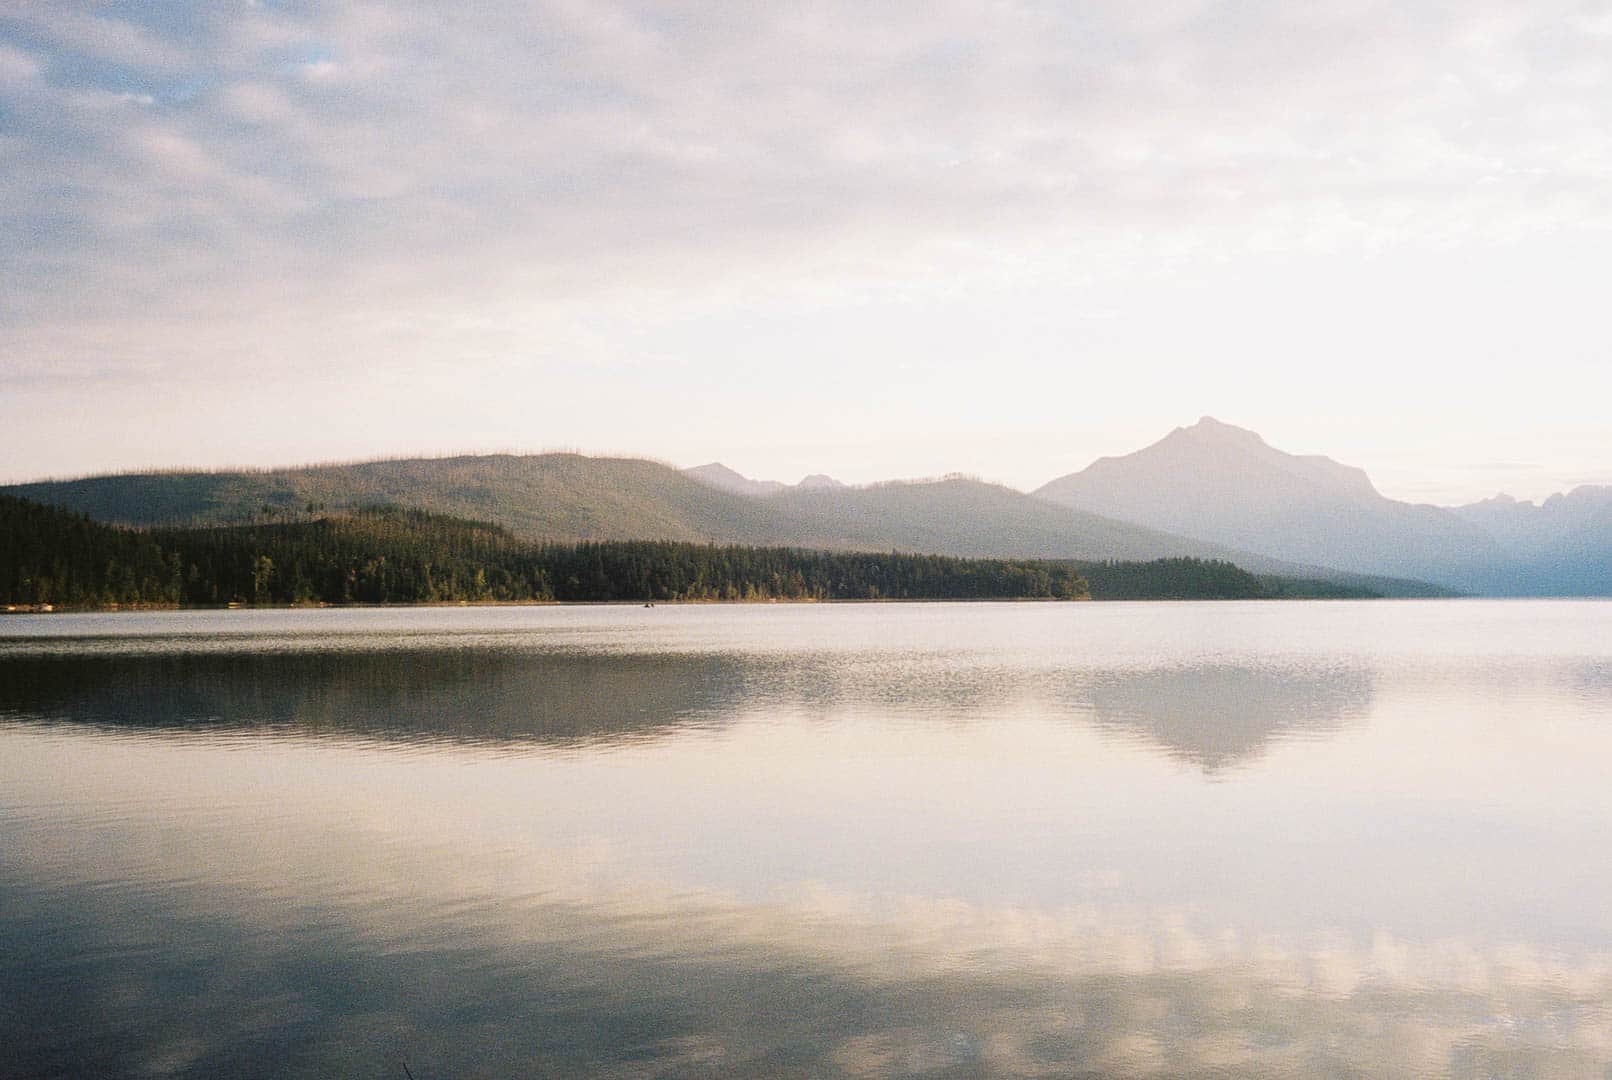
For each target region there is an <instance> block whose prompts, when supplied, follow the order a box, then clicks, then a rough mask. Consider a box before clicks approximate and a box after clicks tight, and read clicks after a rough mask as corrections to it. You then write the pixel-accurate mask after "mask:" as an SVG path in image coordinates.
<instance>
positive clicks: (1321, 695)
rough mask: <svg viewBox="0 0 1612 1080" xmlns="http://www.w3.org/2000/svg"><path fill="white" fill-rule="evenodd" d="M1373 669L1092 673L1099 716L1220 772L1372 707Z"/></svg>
mask: <svg viewBox="0 0 1612 1080" xmlns="http://www.w3.org/2000/svg"><path fill="white" fill-rule="evenodd" d="M1372 690H1373V677H1372V674H1371V672H1370V671H1369V670H1367V669H1364V668H1358V667H1351V666H1343V665H1337V664H1332V665H1311V666H1309V667H1306V668H1299V667H1260V666H1253V665H1231V664H1206V665H1203V666H1201V667H1191V668H1165V669H1161V670H1152V671H1122V672H1103V673H1100V674H1099V675H1098V676H1097V677H1096V678H1094V679H1093V680H1092V684H1091V688H1090V691H1089V693H1090V700H1091V706H1092V709H1093V710H1094V711H1095V713H1096V717H1097V723H1098V724H1099V726H1101V727H1102V728H1103V729H1105V730H1108V731H1112V732H1114V733H1116V734H1121V735H1127V736H1134V737H1140V738H1142V739H1144V740H1146V741H1147V742H1149V743H1151V744H1152V745H1155V746H1158V747H1159V748H1161V749H1162V750H1163V751H1164V752H1165V753H1167V754H1169V755H1170V756H1172V757H1174V758H1177V759H1179V760H1181V761H1184V762H1187V763H1189V764H1192V765H1195V766H1197V767H1198V768H1200V769H1202V770H1203V771H1204V772H1206V773H1218V772H1222V771H1224V770H1226V769H1229V768H1233V767H1235V766H1237V765H1239V764H1245V763H1247V762H1250V761H1253V760H1256V759H1258V758H1259V757H1260V756H1261V755H1263V754H1264V753H1265V751H1266V750H1267V749H1269V748H1270V746H1271V745H1272V743H1274V742H1277V741H1279V740H1282V739H1286V738H1294V737H1303V738H1317V737H1324V736H1327V735H1330V734H1333V733H1335V732H1337V731H1338V730H1340V729H1341V728H1342V727H1343V726H1344V725H1345V724H1347V723H1349V722H1351V721H1356V720H1359V719H1360V718H1362V717H1364V716H1365V715H1366V714H1367V713H1368V712H1369V710H1370V707H1371V701H1372Z"/></svg>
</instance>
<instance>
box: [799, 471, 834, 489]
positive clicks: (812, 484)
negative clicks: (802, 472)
mask: <svg viewBox="0 0 1612 1080" xmlns="http://www.w3.org/2000/svg"><path fill="white" fill-rule="evenodd" d="M795 486H796V487H797V488H800V489H801V490H802V491H814V490H817V489H819V488H842V487H844V486H845V485H844V484H842V483H840V482H839V481H838V480H836V479H834V478H833V477H832V476H826V475H824V474H823V473H812V475H810V476H808V477H805V478H804V479H803V480H801V482H800V483H798V484H796V485H795Z"/></svg>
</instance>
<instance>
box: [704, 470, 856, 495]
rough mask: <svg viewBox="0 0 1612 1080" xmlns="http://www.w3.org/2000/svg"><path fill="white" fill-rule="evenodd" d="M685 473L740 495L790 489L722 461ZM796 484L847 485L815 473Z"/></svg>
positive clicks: (806, 485)
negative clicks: (759, 478) (744, 473)
mask: <svg viewBox="0 0 1612 1080" xmlns="http://www.w3.org/2000/svg"><path fill="white" fill-rule="evenodd" d="M683 475H684V476H692V477H693V478H694V479H696V480H698V481H699V482H700V483H702V484H709V485H710V486H711V487H714V488H721V489H722V490H723V491H732V492H737V493H738V494H740V495H753V496H756V497H765V496H767V495H776V494H778V493H779V492H780V491H788V490H789V489H790V485H788V484H785V483H781V482H779V481H777V480H752V479H750V478H749V477H748V476H745V475H743V474H742V473H739V472H736V471H734V470H733V469H730V468H728V467H727V466H726V465H724V464H722V463H721V462H720V461H713V462H711V463H710V464H709V465H696V466H695V467H694V468H692V469H684V470H683ZM794 486H795V487H797V488H803V489H808V490H810V489H812V488H838V487H844V486H845V485H844V484H842V483H840V482H839V481H838V480H836V479H834V478H833V477H832V476H824V475H823V474H822V473H813V474H812V475H810V476H808V477H806V478H805V479H803V480H802V481H801V482H800V483H798V484H796V485H794Z"/></svg>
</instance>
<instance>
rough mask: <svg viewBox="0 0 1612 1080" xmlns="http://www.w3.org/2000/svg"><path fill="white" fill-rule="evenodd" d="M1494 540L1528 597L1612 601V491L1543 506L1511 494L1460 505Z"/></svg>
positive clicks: (1578, 493) (1582, 491)
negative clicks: (1556, 595) (1513, 565)
mask: <svg viewBox="0 0 1612 1080" xmlns="http://www.w3.org/2000/svg"><path fill="white" fill-rule="evenodd" d="M1454 512H1455V513H1456V514H1457V515H1458V516H1460V517H1461V518H1462V519H1463V520H1465V521H1467V522H1470V523H1471V524H1473V525H1476V526H1478V527H1479V528H1481V529H1483V530H1484V531H1485V532H1487V533H1488V534H1489V535H1490V536H1492V537H1494V539H1495V541H1496V542H1497V543H1499V544H1500V545H1501V547H1503V548H1504V549H1505V550H1506V553H1507V555H1508V556H1510V557H1511V559H1512V560H1513V561H1514V563H1516V564H1517V570H1516V573H1517V575H1518V580H1519V582H1520V583H1521V584H1522V585H1523V586H1525V588H1526V591H1529V592H1544V593H1564V594H1573V595H1581V596H1612V487H1591V486H1586V487H1578V488H1574V489H1573V490H1572V491H1570V492H1568V493H1566V494H1565V495H1552V496H1551V497H1550V498H1548V499H1546V500H1545V501H1544V502H1543V503H1540V504H1539V505H1537V506H1536V505H1535V504H1534V503H1532V502H1522V501H1519V500H1517V499H1513V498H1511V497H1510V496H1508V495H1497V496H1495V497H1494V498H1492V499H1485V500H1484V501H1482V502H1478V503H1472V504H1471V505H1468V506H1459V507H1456V508H1455V511H1454Z"/></svg>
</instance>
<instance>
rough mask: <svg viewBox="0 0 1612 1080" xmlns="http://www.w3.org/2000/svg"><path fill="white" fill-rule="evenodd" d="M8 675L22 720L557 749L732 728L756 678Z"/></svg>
mask: <svg viewBox="0 0 1612 1080" xmlns="http://www.w3.org/2000/svg"><path fill="white" fill-rule="evenodd" d="M0 670H3V671H4V673H5V678H4V680H3V681H0V715H6V714H9V715H11V716H13V717H16V718H18V719H38V720H46V721H53V722H69V723H84V724H93V725H106V726H111V727H117V728H125V729H135V730H141V729H156V730H160V729H184V730H192V731H209V730H213V731H220V730H232V729H233V730H258V729H265V730H281V731H286V732H293V733H297V734H302V735H342V736H350V737H352V736H356V737H363V738H376V739H388V740H404V741H408V740H416V739H446V740H452V741H464V742H495V743H496V742H507V741H533V742H549V743H558V744H565V743H571V742H576V741H578V740H586V739H595V738H602V739H623V738H639V737H647V736H652V735H654V734H655V733H657V732H665V731H668V730H672V729H675V728H677V727H679V726H683V725H687V724H690V723H698V722H700V721H702V720H707V719H711V718H714V717H720V716H723V715H726V714H728V713H730V712H731V711H732V710H733V708H734V706H735V703H736V702H738V701H740V700H741V699H742V698H743V696H744V686H745V678H746V672H745V671H744V669H743V668H742V667H741V666H740V665H739V664H737V663H735V662H734V661H733V660H732V659H731V658H725V657H721V656H675V655H672V656H644V655H617V654H588V653H541V652H509V651H481V650H452V651H444V650H427V651H398V650H393V651H384V652H341V653H299V652H281V653H212V652H208V653H201V654H195V655H187V654H178V655H174V654H134V655H115V654H114V655H105V654H92V655H89V656H81V657H80V656H59V655H58V656H49V657H20V658H15V659H11V660H9V661H7V662H5V663H4V664H3V665H0Z"/></svg>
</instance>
